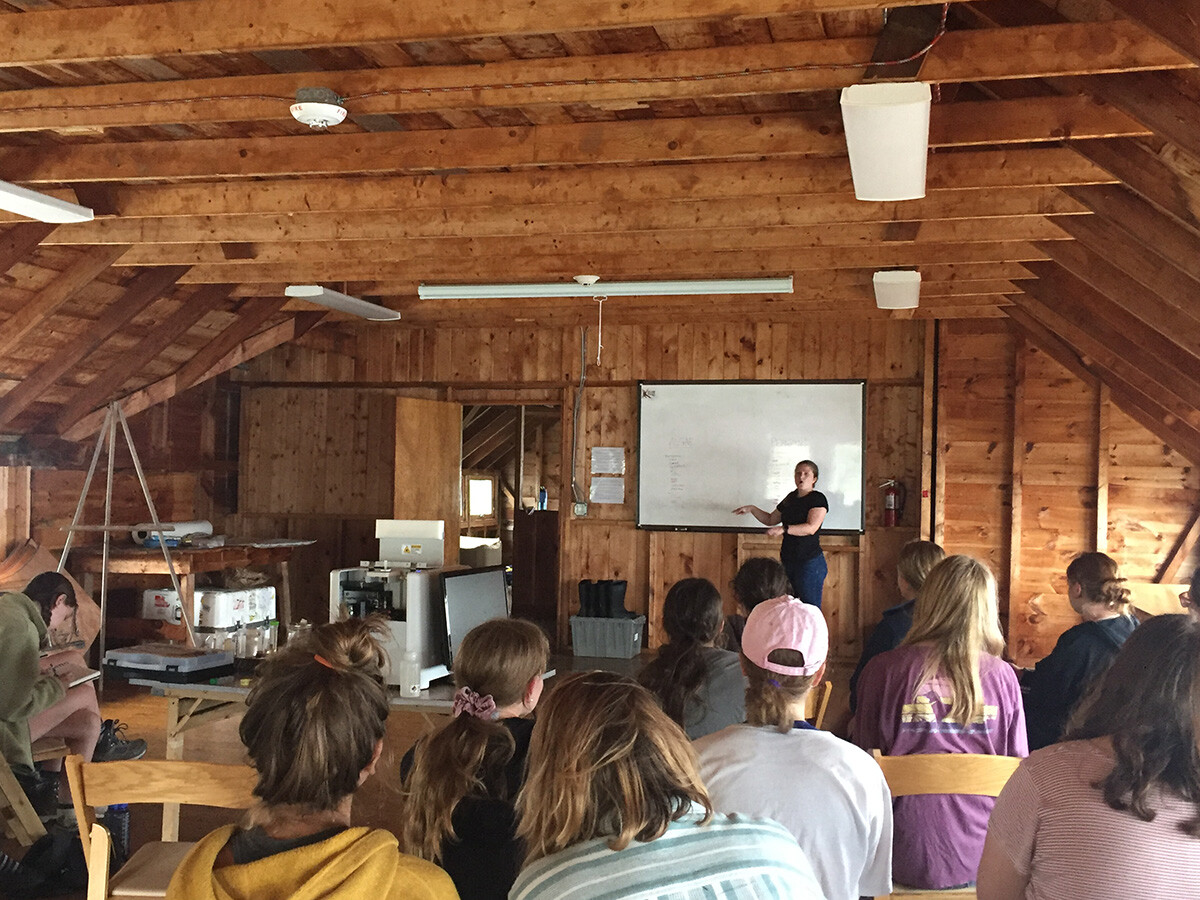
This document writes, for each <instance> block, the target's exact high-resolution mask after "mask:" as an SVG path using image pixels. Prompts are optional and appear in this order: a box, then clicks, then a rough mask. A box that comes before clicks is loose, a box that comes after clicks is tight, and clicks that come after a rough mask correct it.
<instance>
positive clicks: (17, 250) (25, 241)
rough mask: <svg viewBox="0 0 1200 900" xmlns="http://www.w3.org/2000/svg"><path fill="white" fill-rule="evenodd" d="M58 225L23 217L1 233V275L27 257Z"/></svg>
mask: <svg viewBox="0 0 1200 900" xmlns="http://www.w3.org/2000/svg"><path fill="white" fill-rule="evenodd" d="M57 227H58V226H57V225H55V224H52V223H49V222H30V221H27V220H25V219H21V220H20V222H19V223H18V224H15V225H13V226H12V227H11V228H8V229H6V230H5V232H4V234H3V235H0V275H3V274H4V273H5V272H7V271H8V270H9V269H11V268H12V267H13V266H15V265H16V264H17V263H19V262H20V261H21V260H23V259H25V257H27V256H28V255H29V254H30V253H32V252H33V251H34V249H35V248H36V247H37V245H38V244H40V243H41V242H42V240H43V239H45V238H46V237H47V236H48V235H49V234H51V233H52V232H53V231H54V229H55V228H57Z"/></svg>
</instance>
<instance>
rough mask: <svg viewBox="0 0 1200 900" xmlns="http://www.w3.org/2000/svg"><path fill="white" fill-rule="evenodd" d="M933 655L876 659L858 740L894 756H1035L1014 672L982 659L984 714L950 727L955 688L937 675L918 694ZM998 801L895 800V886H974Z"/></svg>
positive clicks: (865, 679)
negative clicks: (1029, 741)
mask: <svg viewBox="0 0 1200 900" xmlns="http://www.w3.org/2000/svg"><path fill="white" fill-rule="evenodd" d="M928 653H929V649H928V647H926V646H921V645H914V646H903V647H898V648H897V649H895V650H889V651H888V652H887V653H881V654H880V655H879V656H876V657H875V658H874V659H872V660H871V661H870V662H869V663H868V664H867V667H866V668H865V669H863V673H862V676H861V677H860V678H859V682H858V712H857V713H856V715H855V718H854V742H855V743H856V744H858V745H859V746H860V747H862V748H863V749H864V750H868V751H870V750H875V749H878V750H880V751H882V752H883V753H884V754H886V755H888V756H902V755H905V754H909V753H990V754H993V755H997V756H1020V757H1024V756H1027V755H1028V754H1029V745H1028V742H1027V739H1026V735H1025V711H1024V707H1023V706H1022V704H1021V687H1020V685H1019V684H1018V683H1017V677H1016V674H1015V673H1014V672H1013V670H1012V667H1011V666H1010V665H1009V664H1008V663H1006V662H1004V661H1003V660H1000V659H998V658H996V657H994V656H988V655H986V654H985V655H984V656H983V657H982V658H981V659H980V664H979V669H980V672H979V674H980V680H981V682H982V685H983V698H984V712H983V716H982V717H981V718H980V719H976V720H975V721H973V722H971V723H970V724H969V725H968V726H967V727H966V728H964V727H962V726H961V725H960V724H959V723H957V722H953V721H946V718H947V715H948V713H949V709H950V703H949V695H950V693H951V691H950V682H949V680H948V679H946V678H943V677H941V676H934V677H933V678H931V679H928V680H926V681H925V683H923V684H922V685H920V688H919V689H918V690H915V691H914V689H913V688H914V686H915V685H916V680H917V677H918V676H919V675H920V674H921V669H922V668H923V667H924V664H925V659H926V657H927V656H928ZM994 804H995V800H993V799H992V798H991V797H972V796H964V795H956V794H928V795H923V796H917V797H901V798H899V799H897V800H896V801H895V839H894V844H893V847H894V850H893V854H892V860H893V863H892V874H893V877H894V878H895V881H896V883H897V884H903V885H906V886H908V887H918V888H945V887H956V886H958V885H963V884H969V883H971V882H974V881H975V873H976V872H977V871H978V869H979V857H980V856H981V855H982V853H983V840H984V838H985V837H986V835H987V824H988V817H989V816H990V815H991V812H992V806H993V805H994Z"/></svg>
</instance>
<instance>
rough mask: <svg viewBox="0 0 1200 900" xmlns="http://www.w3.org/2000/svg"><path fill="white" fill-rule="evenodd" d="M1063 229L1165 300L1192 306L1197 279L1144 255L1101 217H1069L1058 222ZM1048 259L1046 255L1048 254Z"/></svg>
mask: <svg viewBox="0 0 1200 900" xmlns="http://www.w3.org/2000/svg"><path fill="white" fill-rule="evenodd" d="M1057 221H1058V223H1059V225H1060V226H1062V228H1063V230H1064V231H1066V232H1067V233H1068V234H1070V235H1071V236H1072V237H1073V238H1075V239H1076V240H1077V241H1078V242H1079V243H1080V244H1083V245H1084V246H1085V247H1087V248H1088V249H1089V250H1091V251H1092V252H1093V253H1095V254H1096V255H1098V256H1100V257H1101V258H1103V259H1106V260H1108V261H1109V262H1111V263H1112V264H1113V265H1115V266H1117V267H1118V268H1120V269H1121V271H1122V272H1124V273H1125V274H1127V275H1128V276H1130V277H1131V278H1133V279H1134V280H1135V281H1137V282H1138V283H1139V284H1142V285H1145V287H1147V288H1149V289H1150V290H1151V291H1154V292H1155V293H1156V294H1158V295H1159V296H1160V297H1162V298H1163V299H1164V300H1167V301H1168V302H1172V303H1178V304H1181V305H1183V306H1184V308H1188V307H1192V306H1194V305H1195V302H1196V300H1195V298H1196V293H1197V291H1200V284H1198V283H1197V281H1196V279H1195V278H1193V277H1191V276H1190V275H1188V274H1187V273H1185V272H1184V271H1183V270H1181V269H1179V268H1177V267H1176V266H1173V265H1168V264H1166V263H1165V261H1164V260H1163V259H1162V257H1160V256H1158V255H1157V254H1154V253H1150V252H1147V251H1146V250H1145V249H1143V247H1142V245H1141V243H1139V242H1138V241H1135V240H1134V239H1133V238H1131V237H1130V236H1129V233H1128V232H1126V231H1125V230H1124V229H1121V228H1118V227H1117V226H1116V225H1114V224H1113V223H1112V222H1110V221H1108V220H1107V219H1104V218H1102V217H1100V216H1089V217H1087V218H1086V219H1085V218H1083V217H1079V216H1076V217H1072V218H1070V219H1059V220H1057ZM1047 256H1049V254H1047Z"/></svg>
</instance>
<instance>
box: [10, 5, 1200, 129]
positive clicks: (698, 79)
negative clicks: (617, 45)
mask: <svg viewBox="0 0 1200 900" xmlns="http://www.w3.org/2000/svg"><path fill="white" fill-rule="evenodd" d="M894 20H895V17H893V18H892V19H890V20H889V22H891V21H894ZM934 22H935V24H936V16H935V17H934ZM927 40H928V36H926V37H923V39H922V41H921V44H922V45H923V44H924V43H925V42H926V41H927ZM874 44H875V40H874V39H873V38H837V39H833V40H823V41H802V42H786V41H781V42H778V43H772V44H753V45H742V46H732V47H705V48H701V49H695V50H675V51H671V52H669V53H661V52H660V53H621V54H606V55H602V56H571V57H561V58H553V57H552V58H547V59H525V60H505V61H499V62H493V63H485V64H483V65H469V66H467V65H460V66H419V67H417V66H404V67H398V68H385V69H364V70H351V71H340V72H288V73H284V74H272V75H250V76H236V77H229V78H206V79H183V80H178V81H166V82H158V83H147V84H137V83H134V84H119V85H85V86H80V87H61V88H45V87H43V88H36V89H32V90H28V91H8V92H5V93H4V94H3V95H0V132H6V131H33V130H38V129H52V128H112V127H122V126H126V127H132V126H141V125H152V124H172V123H187V124H197V123H206V122H239V121H260V122H261V121H270V120H272V119H278V120H284V121H286V120H290V116H289V114H288V109H287V107H288V103H287V98H289V97H292V96H294V95H295V93H296V90H297V89H298V88H303V87H308V86H311V85H312V84H313V83H314V82H315V81H320V82H321V83H322V84H328V85H329V86H330V87H331V88H332V89H334V90H336V91H337V92H338V93H339V94H340V95H342V96H346V97H348V98H350V99H349V100H348V101H347V106H348V108H350V109H351V110H352V111H353V112H354V114H355V115H390V114H394V113H413V112H425V111H438V110H446V109H481V108H483V109H487V108H503V109H508V108H513V107H530V106H537V105H539V104H557V105H562V104H605V103H614V102H621V101H624V102H630V103H635V104H638V103H643V104H644V103H647V102H650V101H655V100H678V99H694V98H700V97H704V98H707V97H719V96H742V95H748V94H788V93H794V92H801V91H816V90H828V89H834V88H841V87H845V86H846V85H850V84H854V83H856V82H858V81H861V80H862V77H863V69H862V68H861V67H859V68H855V67H854V66H853V65H852V64H853V63H854V62H856V61H866V60H868V59H870V58H871V51H872V48H873V46H874ZM914 49H916V48H914ZM907 52H911V51H907ZM893 55H894V54H893ZM901 55H903V54H901ZM806 61H811V62H817V61H820V62H821V63H823V64H825V65H828V64H829V63H832V62H841V63H846V64H848V65H847V66H846V67H845V68H828V67H826V68H804V63H805V62H806ZM917 63H918V64H921V63H922V60H918V61H917ZM1191 65H1192V63H1191V61H1190V60H1188V59H1187V58H1186V57H1184V56H1183V55H1181V54H1180V53H1178V52H1177V51H1175V50H1172V49H1170V48H1169V47H1167V46H1166V45H1164V44H1163V43H1162V42H1161V41H1159V40H1157V39H1155V38H1153V37H1151V36H1150V35H1148V34H1147V33H1146V32H1145V31H1144V30H1143V29H1141V28H1140V27H1138V26H1136V25H1134V24H1132V23H1130V22H1126V21H1123V20H1119V19H1118V20H1113V21H1108V22H1087V23H1063V24H1058V25H1048V26H1034V27H1027V28H1006V29H988V30H980V31H951V32H948V33H947V34H945V35H944V36H943V37H942V38H941V40H940V41H939V42H938V43H937V44H936V45H935V46H934V48H933V50H932V51H931V52H930V53H929V54H928V55H927V56H926V57H925V58H924V60H923V65H921V78H922V80H924V81H927V82H933V83H942V82H948V83H958V82H964V81H987V80H992V79H1005V78H1034V77H1050V76H1069V75H1074V74H1077V73H1079V72H1084V71H1086V72H1089V73H1095V72H1104V71H1115V72H1126V71H1131V70H1139V69H1156V70H1157V69H1173V68H1190V67H1191ZM759 71H761V72H764V74H761V75H754V74H751V75H741V76H737V77H723V78H718V77H716V76H718V75H720V74H723V73H730V72H734V73H738V72H759ZM887 77H889V78H898V77H900V76H899V75H898V74H896V73H895V72H894V71H893V72H889V74H888V76H887ZM496 85H499V86H501V87H499V88H496V87H494V86H496ZM525 85H529V86H528V87H526V86H525ZM360 95H371V96H363V97H360ZM222 98H236V99H222Z"/></svg>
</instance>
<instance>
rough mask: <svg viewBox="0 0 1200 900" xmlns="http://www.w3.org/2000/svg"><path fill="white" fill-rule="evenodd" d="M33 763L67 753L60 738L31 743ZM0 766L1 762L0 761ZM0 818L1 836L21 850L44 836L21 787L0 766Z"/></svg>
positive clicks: (34, 812) (39, 820)
mask: <svg viewBox="0 0 1200 900" xmlns="http://www.w3.org/2000/svg"><path fill="white" fill-rule="evenodd" d="M32 749H33V761H34V762H42V761H43V760H47V759H58V758H59V757H63V756H66V755H67V754H68V753H69V752H70V751H69V750H68V749H67V745H66V744H65V743H64V742H63V741H62V740H60V739H59V738H42V739H41V740H38V741H34V742H33V748H32ZM0 762H3V761H2V760H0ZM0 818H2V819H3V820H4V833H5V835H7V836H8V837H11V838H13V839H14V840H16V841H17V842H18V843H20V844H21V845H22V846H25V847H28V846H31V845H32V844H33V843H34V841H36V840H37V839H38V838H40V837H42V836H43V835H44V834H45V833H46V828H45V826H44V825H42V820H41V819H39V818H38V814H37V812H36V811H35V810H34V808H33V805H32V804H31V803H30V802H29V798H28V797H26V796H25V792H24V791H23V790H21V784H20V782H18V781H17V777H16V776H15V775H14V774H13V772H12V769H11V768H10V767H9V766H8V765H7V763H6V764H4V765H0Z"/></svg>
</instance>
